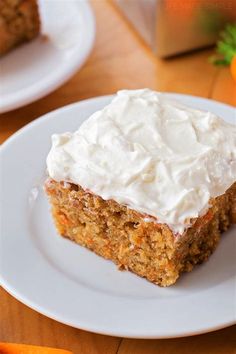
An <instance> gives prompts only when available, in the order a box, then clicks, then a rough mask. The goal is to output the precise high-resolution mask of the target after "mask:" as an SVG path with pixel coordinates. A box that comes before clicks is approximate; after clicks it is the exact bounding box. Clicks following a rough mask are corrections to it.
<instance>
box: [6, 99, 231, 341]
mask: <svg viewBox="0 0 236 354" xmlns="http://www.w3.org/2000/svg"><path fill="white" fill-rule="evenodd" d="M170 96H171V97H174V98H176V99H178V100H180V101H182V102H184V103H187V104H189V105H191V106H194V107H197V108H202V109H206V110H209V111H212V112H214V113H217V114H218V115H220V116H221V117H223V118H224V119H225V120H227V121H230V122H235V118H236V117H235V111H234V108H233V107H230V106H227V105H224V104H221V103H218V102H214V101H211V100H207V99H201V98H196V97H191V96H185V95H170ZM110 100H111V96H108V97H99V98H94V99H91V100H87V101H82V102H80V103H76V104H73V105H70V106H67V107H64V108H62V109H59V110H57V111H54V112H51V113H49V114H47V115H46V116H44V117H43V118H40V119H38V120H36V121H34V122H32V123H31V124H29V125H28V126H26V127H25V128H23V129H22V130H20V131H18V132H17V133H16V134H15V135H13V136H12V137H11V138H10V139H8V141H7V142H6V143H4V144H3V146H2V147H1V149H0V166H1V180H0V182H1V183H0V196H1V197H0V207H1V210H0V215H1V217H2V219H1V225H0V284H1V285H2V286H3V287H4V288H5V289H6V290H7V291H8V292H9V293H10V294H12V295H13V296H15V297H16V298H17V299H19V300H20V301H22V302H23V303H25V304H26V305H28V306H29V307H31V308H33V309H35V310H36V311H38V312H41V313H43V314H45V315H46V316H48V317H51V318H54V319H56V320H57V321H60V322H63V323H66V324H69V325H71V326H74V327H77V328H82V329H85V330H88V331H92V332H98V333H104V334H109V335H115V336H122V337H137V338H166V337H178V336H187V335H193V334H198V333H203V332H208V331H212V330H215V329H219V328H223V327H226V326H228V325H231V324H233V323H234V321H235V313H236V307H235V306H236V305H235V295H236V294H235V241H236V238H235V236H236V235H235V232H236V226H234V227H231V228H230V230H228V231H227V232H225V233H224V235H222V239H221V242H220V244H219V246H218V248H217V250H216V251H215V252H214V254H213V255H212V256H211V257H210V259H209V261H208V262H206V263H204V264H203V265H201V266H197V267H195V269H194V270H193V271H192V272H191V273H188V274H184V275H182V277H181V278H180V279H179V281H178V282H177V284H176V285H174V286H171V287H169V288H160V287H158V286H156V285H153V284H151V283H149V282H148V281H146V280H145V279H142V278H140V277H138V276H136V275H134V274H132V273H130V272H125V271H124V272H120V271H118V270H117V268H116V266H115V265H114V264H113V263H112V262H110V261H107V260H105V259H103V258H101V257H99V256H97V255H95V254H93V253H92V252H90V251H88V250H86V249H85V248H83V247H80V246H78V245H77V244H75V243H73V242H71V241H69V240H66V239H64V238H62V237H60V236H58V235H57V233H56V231H55V228H54V226H53V222H52V218H51V215H50V211H49V205H48V202H47V198H46V196H45V194H44V192H43V189H42V185H43V182H44V180H45V177H46V174H45V168H46V166H45V159H46V156H47V153H48V151H49V148H50V143H51V141H50V137H51V134H52V133H56V132H57V133H60V132H64V131H73V130H75V129H77V128H78V126H79V125H80V124H81V123H82V122H83V121H84V119H86V118H87V117H88V116H89V115H90V114H92V113H93V112H94V111H96V110H97V109H100V108H102V107H104V105H105V104H107V103H108V102H110Z"/></svg>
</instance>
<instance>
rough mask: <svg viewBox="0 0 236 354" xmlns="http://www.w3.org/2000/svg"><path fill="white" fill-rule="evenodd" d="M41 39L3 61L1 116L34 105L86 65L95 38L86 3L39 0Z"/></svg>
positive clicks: (0, 67) (84, 0)
mask: <svg viewBox="0 0 236 354" xmlns="http://www.w3.org/2000/svg"><path fill="white" fill-rule="evenodd" d="M39 5H40V14H41V22H42V31H41V32H42V33H43V34H45V35H46V36H47V37H48V39H47V40H45V39H43V38H42V37H41V36H39V37H38V38H37V39H35V40H33V41H31V42H29V43H27V44H24V45H22V46H20V47H18V48H16V49H14V50H13V51H11V52H10V53H8V54H7V55H5V56H4V57H2V58H0V81H1V85H0V113H3V112H7V111H10V110H12V109H15V108H18V107H21V106H23V105H26V104H28V103H30V102H33V101H35V100H37V99H39V98H41V97H43V96H46V95H47V94H48V93H50V92H52V91H53V90H55V89H56V88H58V87H59V86H60V85H62V84H63V83H64V82H65V81H67V80H68V79H69V78H70V77H71V76H72V75H73V74H74V73H75V72H76V71H77V70H78V69H79V68H80V67H81V66H82V65H83V63H84V62H85V60H86V58H87V57H88V55H89V53H90V51H91V48H92V45H93V42H94V37H95V20H94V16H93V13H92V10H91V8H90V5H89V3H88V1H87V0H79V1H78V0H70V1H67V0H40V2H39Z"/></svg>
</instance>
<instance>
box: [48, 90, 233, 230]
mask: <svg viewBox="0 0 236 354" xmlns="http://www.w3.org/2000/svg"><path fill="white" fill-rule="evenodd" d="M47 168H48V172H49V175H50V177H51V178H53V179H55V180H56V181H68V182H73V183H75V184H79V185H81V186H82V187H83V188H85V189H86V188H87V189H89V190H91V191H92V192H93V193H95V194H97V195H99V196H101V197H102V198H103V199H105V200H107V199H114V200H115V201H117V202H119V203H121V204H125V205H127V206H128V207H129V208H131V209H134V210H137V211H139V212H141V213H144V214H148V215H150V216H153V217H155V218H157V221H158V222H160V223H166V224H168V226H169V227H170V228H171V229H172V230H173V231H174V232H175V233H180V234H181V233H183V231H184V230H185V228H186V227H188V226H189V220H190V219H191V218H195V217H198V216H199V215H202V214H204V213H205V212H206V210H207V209H208V207H209V200H210V198H211V197H216V196H219V195H221V194H223V193H224V192H225V191H226V190H227V189H228V188H229V187H230V186H231V185H232V184H233V182H235V180H236V126H235V125H231V124H228V123H226V122H225V121H224V120H222V119H221V118H219V117H217V116H215V115H214V114H212V113H210V112H204V111H200V110H196V109H193V108H189V107H187V106H185V105H183V104H180V103H178V102H175V101H172V100H170V99H169V98H167V97H166V95H165V94H160V93H157V92H155V91H151V90H148V89H144V90H131V91H129V90H122V91H119V92H118V93H117V95H116V96H115V98H114V99H113V100H112V102H111V103H110V104H109V105H108V106H106V107H105V108H103V109H102V110H100V111H98V112H96V113H94V114H93V115H92V116H91V117H90V118H89V119H87V120H86V121H85V122H84V123H83V124H82V125H81V126H80V128H79V129H78V130H77V131H76V132H75V133H65V134H60V135H53V136H52V148H51V151H50V153H49V155H48V158H47Z"/></svg>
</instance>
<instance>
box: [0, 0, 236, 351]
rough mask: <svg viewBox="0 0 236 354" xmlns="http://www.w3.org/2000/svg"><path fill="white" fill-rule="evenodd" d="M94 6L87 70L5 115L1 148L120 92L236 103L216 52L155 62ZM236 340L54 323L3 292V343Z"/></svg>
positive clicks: (152, 344) (226, 333)
mask: <svg viewBox="0 0 236 354" xmlns="http://www.w3.org/2000/svg"><path fill="white" fill-rule="evenodd" d="M92 6H93V9H94V12H95V16H96V21H97V36H96V42H95V46H94V49H93V51H92V54H91V56H90V58H89V59H88V61H87V63H86V65H85V66H84V67H83V68H82V70H81V71H80V72H78V73H77V74H76V75H74V77H73V78H72V79H71V80H70V81H68V82H67V83H66V84H65V85H63V86H62V87H61V88H59V89H58V90H56V91H55V92H53V93H52V94H50V95H48V96H47V97H45V98H43V99H41V100H39V101H37V102H34V103H32V104H30V105H28V106H26V107H23V108H21V109H18V110H15V111H12V112H9V113H5V114H2V115H1V116H0V143H2V142H3V141H4V140H5V139H7V138H8V137H9V136H10V135H12V134H13V133H14V132H15V131H16V130H18V129H19V128H20V127H22V126H24V125H25V124H27V123H28V122H30V121H32V120H33V119H35V118H37V117H39V116H41V115H42V114H44V113H47V112H49V111H51V110H53V109H55V108H58V107H61V106H64V105H66V104H69V103H71V102H76V101H78V100H81V99H84V98H88V97H93V96H99V95H104V94H110V93H113V92H116V91H117V90H118V89H121V88H142V87H150V88H152V89H156V90H160V91H170V92H180V93H187V94H191V95H196V96H202V97H208V98H213V99H216V100H219V101H222V102H226V103H229V104H231V105H236V85H235V83H234V82H233V80H232V79H231V77H230V74H229V70H228V69H227V68H214V67H212V66H211V65H210V64H209V62H208V57H209V55H210V54H211V53H212V51H211V50H205V51H199V52H196V53H192V54H188V55H184V56H181V57H178V58H174V59H169V60H157V59H156V58H155V57H154V56H153V54H152V53H151V51H150V50H149V49H148V48H147V47H146V46H145V44H144V43H143V42H142V40H141V39H140V38H139V37H138V36H137V35H136V33H135V32H134V31H133V29H132V28H131V26H130V25H129V24H128V23H127V22H126V21H125V19H124V18H123V16H122V15H121V14H120V13H119V11H118V10H117V9H116V8H115V6H114V5H113V4H112V3H111V2H108V1H105V0H93V1H92ZM219 301H224V299H219ZM124 320H125V319H124ZM235 338H236V327H235V326H234V327H230V328H227V329H223V330H220V331H216V332H214V333H208V334H204V335H200V336H195V337H188V338H179V339H166V340H135V339H122V338H115V337H108V336H102V335H97V334H92V333H88V332H85V331H81V330H77V329H74V328H71V327H68V326H65V325H63V324H60V323H58V322H56V321H53V320H51V319H48V318H46V317H44V316H42V315H40V314H38V313H37V312H35V311H33V310H31V309H29V308H27V307H26V306H24V305H23V304H21V303H20V302H18V301H17V300H15V299H14V298H13V297H11V296H10V295H9V294H7V293H6V292H5V291H4V290H3V289H0V341H8V342H21V343H29V344H36V345H47V346H53V347H58V348H65V349H71V350H73V351H74V353H75V354H80V353H83V354H88V353H89V354H95V353H96V354H100V353H101V354H113V353H114V354H115V353H119V354H134V353H135V354H144V353H145V354H153V353H158V354H172V353H175V354H189V353H191V354H195V353H196V354H199V353H201V354H236V341H235Z"/></svg>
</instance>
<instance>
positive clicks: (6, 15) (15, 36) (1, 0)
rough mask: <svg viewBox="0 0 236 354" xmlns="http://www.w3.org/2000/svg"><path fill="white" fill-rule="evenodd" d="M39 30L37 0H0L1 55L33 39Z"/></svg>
mask: <svg viewBox="0 0 236 354" xmlns="http://www.w3.org/2000/svg"><path fill="white" fill-rule="evenodd" d="M39 31H40V18H39V11H38V4H37V0H0V55H3V54H5V53H7V52H8V51H9V50H11V49H12V48H14V47H16V46H17V45H19V44H21V43H23V42H27V41H30V40H32V39H33V38H35V37H36V36H37V35H38V34H39Z"/></svg>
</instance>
